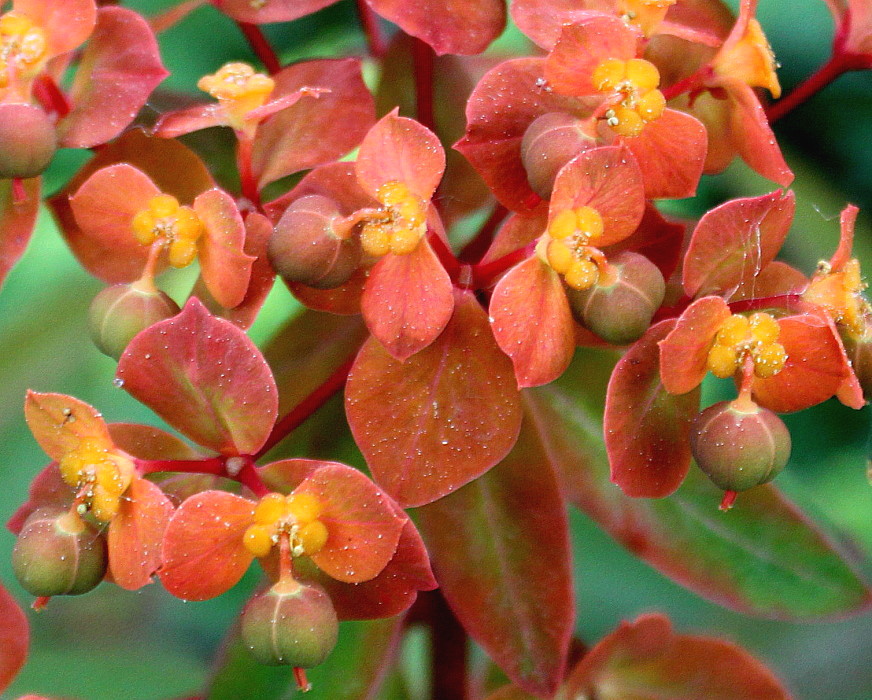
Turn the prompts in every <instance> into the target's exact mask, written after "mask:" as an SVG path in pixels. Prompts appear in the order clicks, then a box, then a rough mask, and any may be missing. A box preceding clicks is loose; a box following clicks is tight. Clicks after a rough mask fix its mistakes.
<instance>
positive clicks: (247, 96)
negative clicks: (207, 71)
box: [197, 63, 275, 130]
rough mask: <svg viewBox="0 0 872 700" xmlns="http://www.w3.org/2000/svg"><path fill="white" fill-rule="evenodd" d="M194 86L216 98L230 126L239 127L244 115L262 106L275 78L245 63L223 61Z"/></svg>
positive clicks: (269, 93)
mask: <svg viewBox="0 0 872 700" xmlns="http://www.w3.org/2000/svg"><path fill="white" fill-rule="evenodd" d="M197 87H198V88H200V89H201V90H202V91H203V92H208V93H209V94H210V95H212V97H214V98H215V99H216V100H218V102H219V103H220V104H221V106H222V107H223V108H224V112H225V115H226V116H227V121H228V122H229V124H230V126H232V127H233V128H234V129H239V130H241V129H243V128H244V126H245V116H246V115H247V114H248V113H249V112H250V111H251V110H253V109H257V108H258V107H262V106H263V105H264V103H265V102H266V101H267V99H268V98H269V96H270V95H271V94H272V91H273V88H274V87H275V81H274V80H273V79H272V78H270V77H269V76H267V75H264V74H263V73H255V72H254V68H252V67H251V66H249V65H248V64H247V63H226V64H224V65H223V66H222V67H221V68H220V69H219V70H218V71H217V72H216V73H213V74H212V75H206V76H203V77H202V78H200V80H199V82H198V83H197Z"/></svg>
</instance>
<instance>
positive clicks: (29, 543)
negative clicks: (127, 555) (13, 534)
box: [12, 509, 107, 596]
mask: <svg viewBox="0 0 872 700" xmlns="http://www.w3.org/2000/svg"><path fill="white" fill-rule="evenodd" d="M106 565H107V556H106V540H105V538H104V537H103V535H102V534H101V533H100V532H99V530H97V528H95V527H94V526H93V525H91V524H90V523H86V522H85V521H84V520H82V519H81V518H80V517H79V516H78V515H76V514H75V513H74V512H71V511H63V512H60V513H58V512H56V511H49V510H44V509H43V510H37V511H36V512H34V513H33V515H31V516H30V517H29V518H28V519H27V521H26V522H25V523H24V527H23V528H22V529H21V532H20V533H19V535H18V539H17V540H16V542H15V548H14V549H13V550H12V569H13V571H14V572H15V577H16V578H17V579H18V582H19V583H20V584H21V586H22V588H24V590H26V591H27V592H28V593H30V594H32V595H35V596H54V595H79V594H81V593H87V592H88V591H90V590H91V589H92V588H94V587H95V586H96V585H97V584H98V583H100V581H102V580H103V577H104V576H105V575H106Z"/></svg>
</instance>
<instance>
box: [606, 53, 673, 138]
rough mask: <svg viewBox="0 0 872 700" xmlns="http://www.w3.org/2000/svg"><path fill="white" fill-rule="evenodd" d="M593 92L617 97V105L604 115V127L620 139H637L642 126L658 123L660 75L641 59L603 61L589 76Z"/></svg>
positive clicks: (663, 103)
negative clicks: (607, 127)
mask: <svg viewBox="0 0 872 700" xmlns="http://www.w3.org/2000/svg"><path fill="white" fill-rule="evenodd" d="M591 80H592V82H593V85H594V87H596V89H597V90H599V91H600V92H603V93H607V94H609V95H618V96H619V97H620V101H619V102H617V104H615V105H614V106H613V107H611V109H609V110H608V111H607V112H606V113H605V117H606V123H607V124H608V125H609V126H610V127H611V128H612V130H613V131H614V132H615V133H617V134H620V135H621V136H629V137H633V136H638V135H639V134H641V133H642V130H643V129H644V128H645V125H646V124H648V123H649V122H652V121H655V120H656V119H659V118H660V117H661V116H662V115H663V111H664V110H665V109H666V99H665V98H664V97H663V93H662V92H660V90H658V89H657V88H658V86H659V85H660V71H658V70H657V66H655V65H654V64H653V63H651V62H650V61H646V60H645V59H644V58H631V59H630V60H628V61H622V60H621V59H619V58H607V59H606V60H605V61H603V62H602V63H600V64H599V65H598V66H597V67H596V68H595V69H594V72H593V77H592V79H591Z"/></svg>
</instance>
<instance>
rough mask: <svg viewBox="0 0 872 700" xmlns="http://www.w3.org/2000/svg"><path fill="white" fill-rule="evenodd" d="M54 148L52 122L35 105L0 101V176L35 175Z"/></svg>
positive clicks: (39, 171) (43, 165) (46, 161)
mask: <svg viewBox="0 0 872 700" xmlns="http://www.w3.org/2000/svg"><path fill="white" fill-rule="evenodd" d="M56 150H57V134H56V133H55V127H54V124H53V123H52V120H51V119H50V118H49V116H48V115H47V114H46V113H45V112H43V111H42V110H41V109H40V108H39V107H36V106H34V105H29V104H18V103H12V104H5V105H0V178H2V179H7V178H28V177H36V176H37V175H39V174H40V173H41V172H42V171H43V170H45V169H46V168H47V167H48V164H49V163H50V162H51V159H52V157H53V156H54V154H55V151H56Z"/></svg>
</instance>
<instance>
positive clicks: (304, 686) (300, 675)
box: [294, 666, 312, 693]
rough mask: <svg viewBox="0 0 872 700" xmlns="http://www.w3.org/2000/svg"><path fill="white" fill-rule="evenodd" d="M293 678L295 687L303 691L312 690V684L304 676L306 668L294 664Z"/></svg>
mask: <svg viewBox="0 0 872 700" xmlns="http://www.w3.org/2000/svg"><path fill="white" fill-rule="evenodd" d="M294 680H295V681H296V682H297V687H298V688H299V689H300V690H301V691H302V692H304V693H307V692H309V691H310V690H312V684H311V683H309V679H308V678H306V669H304V668H300V667H299V666H294Z"/></svg>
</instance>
